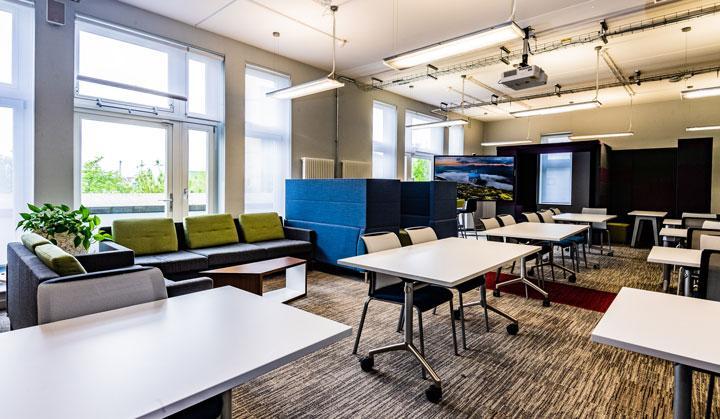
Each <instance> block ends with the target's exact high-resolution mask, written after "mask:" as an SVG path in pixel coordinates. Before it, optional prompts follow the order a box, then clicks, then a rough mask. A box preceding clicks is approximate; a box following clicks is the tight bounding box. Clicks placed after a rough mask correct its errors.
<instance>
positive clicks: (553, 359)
mask: <svg viewBox="0 0 720 419" xmlns="http://www.w3.org/2000/svg"><path fill="white" fill-rule="evenodd" d="M615 255H616V256H615V257H614V258H611V259H608V258H603V260H602V261H601V262H602V263H603V269H601V270H592V269H589V270H585V269H583V271H582V273H581V275H580V276H579V277H578V283H577V286H585V287H591V288H597V289H603V290H607V291H612V292H617V291H618V290H619V289H620V288H621V287H622V286H633V287H637V288H645V289H653V290H656V289H658V288H659V286H660V279H659V278H660V268H659V267H657V266H653V265H650V264H648V263H646V262H645V258H646V257H647V250H636V249H629V248H623V247H618V248H616V249H615ZM366 292H367V288H366V285H365V284H364V283H363V282H362V281H361V280H358V279H356V278H351V277H344V276H339V275H331V274H327V273H323V272H318V271H314V272H311V273H310V275H309V290H308V297H307V298H304V299H301V300H298V301H296V302H294V303H293V305H294V306H296V307H298V308H300V309H303V310H307V311H310V312H313V313H316V314H318V315H321V316H324V317H327V318H330V319H333V320H337V321H340V322H343V323H346V324H349V325H352V326H353V328H356V327H357V324H358V321H359V317H360V311H361V306H362V302H363V298H364V296H365V294H366ZM490 302H491V304H494V305H496V306H497V307H498V308H501V309H502V310H505V311H507V312H508V313H511V314H512V315H514V316H516V317H517V318H518V319H519V320H520V325H521V330H520V333H519V334H518V335H517V336H509V335H507V333H506V332H505V325H506V324H507V323H506V322H504V321H502V320H501V319H500V318H498V317H497V316H491V331H490V332H489V333H486V332H485V331H484V327H482V326H483V321H482V316H481V313H480V310H478V308H473V309H469V310H468V313H467V316H468V320H467V321H468V347H469V350H466V351H461V354H460V356H454V355H453V353H452V343H451V334H450V324H449V316H448V313H447V311H446V310H445V309H443V310H439V311H438V315H436V316H433V315H431V314H430V313H426V315H425V318H424V319H423V320H424V322H425V332H426V336H425V339H426V352H427V354H428V358H429V360H430V362H431V363H432V365H433V366H434V367H435V368H436V370H437V371H438V373H439V374H440V376H441V377H442V378H443V380H444V381H443V386H444V398H443V401H442V402H441V403H440V404H438V405H433V404H431V403H429V402H427V401H426V399H425V396H424V394H423V392H424V390H425V388H426V387H427V386H428V385H429V381H425V380H422V379H421V377H420V368H419V366H418V365H417V364H416V363H415V362H414V361H413V360H411V358H410V357H409V356H408V355H407V354H404V353H391V354H386V355H381V356H378V357H377V358H376V363H375V368H376V372H374V373H370V374H368V373H364V372H362V371H361V369H360V366H359V363H358V357H356V356H353V355H351V351H352V344H353V339H351V338H347V339H345V340H343V341H341V342H338V343H336V344H334V345H332V346H330V347H328V348H326V349H324V350H321V351H319V352H317V353H315V354H312V355H309V356H307V357H304V358H302V359H300V360H298V361H296V362H294V363H292V364H290V365H288V366H285V367H283V368H280V369H278V370H276V371H274V372H272V373H269V374H267V375H265V376H262V377H260V378H258V379H255V380H253V381H252V382H250V383H247V384H245V385H243V386H240V387H238V388H237V389H235V391H234V393H233V400H234V404H233V413H234V417H236V418H275V417H340V418H341V417H383V418H384V417H439V418H445V417H500V418H505V417H562V418H565V417H567V418H571V417H583V418H585V417H599V418H602V417H633V418H635V417H670V416H671V415H672V368H671V365H670V364H668V363H666V362H662V361H658V360H655V359H652V358H649V357H645V356H641V355H636V354H632V353H630V352H627V351H622V350H618V349H614V348H610V347H607V346H604V345H598V344H593V343H591V342H590V339H589V335H590V332H591V330H592V328H593V327H594V326H595V324H596V323H597V321H598V320H599V319H600V317H601V316H602V314H601V313H598V312H594V311H589V310H584V309H580V308H576V307H571V306H568V305H562V304H554V305H553V306H552V307H549V308H544V307H542V306H541V304H540V302H539V301H537V300H526V299H524V298H521V297H518V296H514V295H511V294H503V296H502V297H500V298H493V297H490ZM397 316H398V307H397V306H392V305H387V304H383V303H379V302H378V303H371V305H370V310H369V313H368V319H367V321H366V324H365V330H364V331H363V336H362V341H361V344H360V352H361V354H362V353H366V352H367V350H368V349H370V348H372V347H377V346H381V345H384V344H387V343H392V342H395V341H398V340H399V339H400V335H398V334H397V333H395V332H394V325H395V323H396V321H397ZM669 333H670V332H669ZM695 381H696V383H695V384H696V386H695V394H694V413H695V415H697V416H701V415H702V412H704V399H705V391H706V383H707V378H706V377H704V376H700V375H699V374H696V375H695ZM718 404H719V403H718V402H717V399H716V403H715V411H714V415H715V416H714V417H720V409H718V407H717V406H718Z"/></svg>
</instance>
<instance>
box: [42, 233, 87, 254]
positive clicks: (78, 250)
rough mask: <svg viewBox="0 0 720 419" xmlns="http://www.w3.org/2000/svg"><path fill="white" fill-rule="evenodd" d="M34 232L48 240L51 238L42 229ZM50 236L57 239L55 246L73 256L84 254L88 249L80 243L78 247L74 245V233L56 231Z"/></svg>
mask: <svg viewBox="0 0 720 419" xmlns="http://www.w3.org/2000/svg"><path fill="white" fill-rule="evenodd" d="M36 233H37V234H39V235H41V236H43V237H45V238H46V239H48V240H49V239H50V238H51V237H50V236H48V234H47V233H46V232H44V231H36ZM52 238H53V239H55V241H57V246H58V247H59V248H61V249H62V250H64V251H66V252H68V253H70V254H71V255H74V256H76V255H86V254H87V253H88V251H87V250H86V249H85V248H84V247H83V246H82V245H80V246H79V247H75V235H74V234H69V233H56V234H55V235H54V236H53V237H52Z"/></svg>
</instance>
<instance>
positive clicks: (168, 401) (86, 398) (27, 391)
mask: <svg viewBox="0 0 720 419" xmlns="http://www.w3.org/2000/svg"><path fill="white" fill-rule="evenodd" d="M351 331H352V328H351V327H349V326H346V325H343V324H340V323H337V322H334V321H331V320H328V319H325V318H322V317H319V316H316V315H314V314H310V313H307V312H305V311H302V310H299V309H296V308H293V307H290V306H287V305H284V304H280V303H274V302H269V301H267V300H264V299H263V298H262V297H260V296H257V295H254V294H250V293H247V292H245V291H241V290H239V289H237V288H231V287H223V288H216V289H213V290H209V291H204V292H198V293H193V294H188V295H183V296H179V297H174V298H170V299H167V300H162V301H156V302H152V303H147V304H140V305H136V306H131V307H126V308H122V309H119V310H113V311H108V312H104V313H98V314H93V315H90V316H83V317H78V318H75V319H70V320H64V321H60V322H55V323H49V324H46V325H42V326H36V327H30V328H26V329H20V330H17V331H13V332H8V333H2V334H0V371H2V375H3V377H5V379H2V380H0V406H2V416H3V417H8V418H73V419H81V418H99V417H102V418H123V419H125V418H135V417H149V418H159V417H165V416H167V415H169V414H172V413H175V412H177V411H179V410H182V409H184V408H186V407H189V406H191V405H193V404H195V403H198V402H200V401H202V400H204V399H207V398H209V397H211V396H214V395H217V394H220V393H222V392H223V391H226V390H229V389H231V388H233V387H235V386H237V385H239V384H242V383H244V382H247V381H249V380H251V379H253V378H255V377H258V376H260V375H262V374H264V373H267V372H269V371H271V370H273V369H275V368H278V367H280V366H282V365H285V364H287V363H289V362H291V361H293V360H296V359H298V358H300V357H302V356H304V355H306V354H309V353H311V352H314V351H316V350H318V349H320V348H322V347H324V346H327V345H329V344H331V343H333V342H336V341H338V340H340V339H341V338H343V337H346V336H350V334H351Z"/></svg>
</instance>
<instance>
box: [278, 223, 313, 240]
mask: <svg viewBox="0 0 720 419" xmlns="http://www.w3.org/2000/svg"><path fill="white" fill-rule="evenodd" d="M283 230H284V231H285V238H286V239H290V240H300V241H305V242H310V243H312V242H314V240H313V237H314V233H315V232H314V231H313V230H308V229H306V228H298V227H287V226H284V227H283Z"/></svg>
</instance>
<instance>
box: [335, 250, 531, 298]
mask: <svg viewBox="0 0 720 419" xmlns="http://www.w3.org/2000/svg"><path fill="white" fill-rule="evenodd" d="M539 250H540V247H538V246H527V245H522V244H511V243H501V242H491V241H486V240H476V239H461V238H447V239H442V240H437V241H431V242H426V243H422V244H416V245H413V246H405V247H401V248H397V249H390V250H385V251H382V252H376V253H370V254H366V255H360V256H353V257H350V258H345V259H340V260H338V264H340V265H344V266H350V267H353V268H359V269H365V270H368V271H372V272H378V273H384V274H388V275H394V276H398V277H402V278H406V279H412V280H415V281H420V282H426V283H429V284H435V285H440V286H444V287H454V286H457V285H459V284H462V283H463V282H465V281H467V280H469V279H473V278H476V277H477V276H479V275H482V274H484V273H486V272H490V271H494V270H495V269H497V268H498V267H500V266H502V265H504V264H506V263H508V262H511V261H514V260H517V259H519V258H521V257H524V256H529V255H532V254H534V253H537V252H538V251H539Z"/></svg>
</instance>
